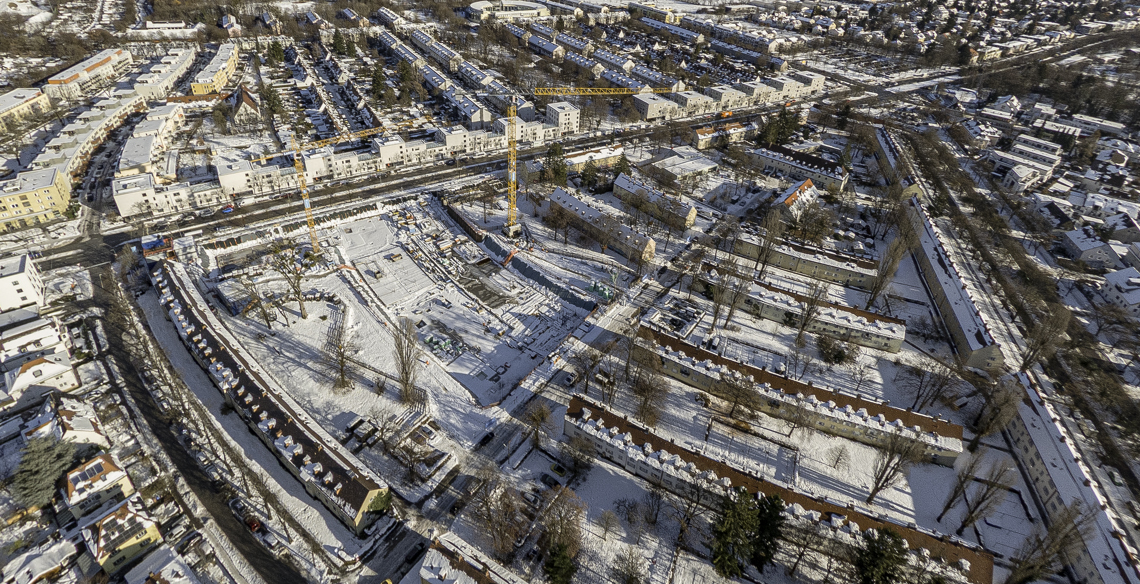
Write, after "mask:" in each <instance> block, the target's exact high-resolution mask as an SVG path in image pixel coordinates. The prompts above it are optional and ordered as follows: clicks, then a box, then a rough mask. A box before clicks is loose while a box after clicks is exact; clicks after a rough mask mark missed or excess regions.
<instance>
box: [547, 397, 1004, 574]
mask: <svg viewBox="0 0 1140 584" xmlns="http://www.w3.org/2000/svg"><path fill="white" fill-rule="evenodd" d="M849 423H852V424H858V423H859V422H858V421H855V420H852V421H851V422H849ZM563 431H564V432H565V434H566V435H567V436H569V437H571V438H574V439H578V440H585V441H586V442H588V443H590V444H591V445H592V446H593V447H594V450H595V451H596V452H597V453H598V455H599V456H602V457H604V458H606V459H608V460H610V461H612V462H613V463H614V464H615V465H616V466H618V467H620V468H622V469H623V470H625V471H626V472H629V473H630V474H633V475H635V476H639V477H642V478H644V479H645V480H648V481H650V482H652V483H654V484H658V485H661V487H662V488H664V489H666V490H668V491H671V492H673V493H677V494H680V495H683V496H685V497H694V498H695V499H696V500H697V502H698V503H699V504H701V505H708V506H713V505H716V502H717V501H722V500H723V499H724V498H725V496H727V495H728V494H729V493H731V492H734V491H738V490H743V492H745V493H747V494H748V496H750V497H756V498H759V497H764V496H769V495H774V496H778V497H779V498H780V500H781V501H783V502H784V504H785V505H787V510H786V513H787V514H788V515H789V517H790V519H789V521H792V522H801V521H803V522H808V523H809V524H818V528H817V529H818V533H821V534H828V535H827V536H826V537H828V538H829V539H831V540H833V541H835V542H836V543H837V544H839V545H840V546H850V547H852V548H860V547H862V546H863V545H864V544H863V543H862V535H861V534H862V533H864V532H865V531H867V530H875V531H882V530H884V529H888V528H889V529H890V530H892V531H893V532H895V533H897V534H898V535H899V536H900V537H901V538H902V539H903V540H904V542H905V546H904V547H905V548H906V549H907V550H909V551H908V552H907V554H906V557H905V560H904V561H905V562H906V563H907V564H910V563H913V565H914V566H915V568H916V569H917V570H919V571H921V572H923V573H927V574H931V573H933V574H935V575H936V576H935V577H936V578H937V579H939V580H943V581H946V582H954V583H956V584H959V583H964V582H970V583H973V584H992V582H993V569H994V563H993V556H992V555H991V554H989V553H987V552H986V551H985V550H983V549H982V548H981V547H980V546H978V545H976V544H973V543H970V542H966V541H965V540H962V539H960V538H954V537H951V536H948V535H945V534H941V533H937V532H934V531H932V530H929V529H925V528H922V527H919V526H917V525H915V524H913V523H910V524H904V523H903V522H901V521H898V520H894V519H891V518H890V517H887V516H884V515H882V514H878V513H875V512H874V511H873V510H872V509H869V508H865V507H856V505H855V504H853V503H852V504H846V505H845V504H844V503H842V502H839V501H835V500H833V499H831V498H827V497H816V496H814V495H811V494H805V493H803V492H801V491H800V490H799V489H796V488H794V486H792V485H789V484H787V483H784V482H783V481H781V480H779V479H774V478H771V477H762V478H761V477H758V476H754V475H752V474H750V472H752V471H745V470H741V469H739V468H736V467H734V466H731V465H732V464H733V463H732V462H730V460H728V459H725V458H718V457H714V456H709V455H707V454H704V453H700V452H695V451H692V450H689V449H688V448H687V447H686V446H685V445H683V444H677V443H675V441H672V440H669V439H666V438H662V437H660V436H657V435H655V434H653V433H652V431H651V430H650V429H649V428H647V427H646V426H643V425H641V424H639V423H637V422H634V421H631V420H629V419H628V418H626V417H623V416H620V415H616V414H614V413H611V412H609V411H608V410H607V409H606V407H605V406H604V405H602V404H600V403H598V402H595V401H593V400H591V399H589V398H587V397H584V396H581V395H576V396H574V397H573V398H572V399H571V401H570V405H569V407H568V408H567V410H566V415H565V418H564V423H563ZM932 560H933V561H932Z"/></svg>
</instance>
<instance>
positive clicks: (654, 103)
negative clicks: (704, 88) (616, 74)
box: [607, 71, 680, 122]
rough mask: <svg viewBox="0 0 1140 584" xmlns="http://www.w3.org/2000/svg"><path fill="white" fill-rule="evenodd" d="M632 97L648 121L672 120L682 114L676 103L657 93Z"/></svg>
mask: <svg viewBox="0 0 1140 584" xmlns="http://www.w3.org/2000/svg"><path fill="white" fill-rule="evenodd" d="M607 72H608V71H607ZM630 99H631V101H632V102H633V107H634V109H636V110H637V113H638V114H640V115H641V119H643V120H645V121H647V122H656V121H661V120H671V119H673V118H675V117H677V116H679V115H680V110H679V109H678V107H677V104H676V103H674V102H673V101H670V100H668V99H666V98H664V97H662V96H660V95H657V94H655V93H641V94H638V95H635V96H633V97H631V98H630Z"/></svg>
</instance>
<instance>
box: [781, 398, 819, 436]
mask: <svg viewBox="0 0 1140 584" xmlns="http://www.w3.org/2000/svg"><path fill="white" fill-rule="evenodd" d="M780 412H781V413H783V412H784V408H780ZM782 417H783V418H784V422H786V423H787V424H788V438H791V437H792V435H793V434H795V433H796V430H804V432H806V433H807V435H808V436H810V435H811V433H812V431H814V430H815V417H814V416H812V413H811V411H809V410H808V409H807V408H806V407H802V406H800V405H793V406H788V408H787V414H785V415H783V416H782Z"/></svg>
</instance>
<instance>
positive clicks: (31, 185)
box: [0, 166, 71, 310]
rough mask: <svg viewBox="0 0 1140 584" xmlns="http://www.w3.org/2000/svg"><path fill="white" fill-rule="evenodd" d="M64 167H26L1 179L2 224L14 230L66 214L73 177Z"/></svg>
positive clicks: (0, 217) (8, 229) (0, 214)
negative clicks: (31, 168) (29, 168)
mask: <svg viewBox="0 0 1140 584" xmlns="http://www.w3.org/2000/svg"><path fill="white" fill-rule="evenodd" d="M62 171H63V168H62V167H58V166H57V167H52V168H45V169H42V170H26V171H24V172H21V173H20V174H18V175H16V176H15V178H11V179H8V180H5V181H0V226H3V228H4V230H6V231H14V230H17V229H23V228H25V227H30V226H32V225H39V224H41V223H48V222H51V221H55V220H56V219H59V218H61V217H63V212H64V211H66V210H67V207H68V205H69V204H70V202H71V179H70V177H69V176H68V175H67V174H65V173H64V172H62ZM0 310H5V309H3V308H0Z"/></svg>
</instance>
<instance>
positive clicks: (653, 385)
mask: <svg viewBox="0 0 1140 584" xmlns="http://www.w3.org/2000/svg"><path fill="white" fill-rule="evenodd" d="M631 389H632V391H633V395H634V397H636V398H637V411H636V415H637V419H638V420H641V422H642V423H644V424H646V425H649V426H656V425H657V419H658V418H659V417H660V416H661V406H662V405H663V402H664V401H665V398H666V397H667V396H668V395H669V384H668V382H667V381H665V378H664V377H663V376H662V375H661V374H660V373H659V372H657V371H652V370H649V369H647V368H641V370H640V371H638V375H637V379H635V380H634V382H633V387H632V388H631Z"/></svg>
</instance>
